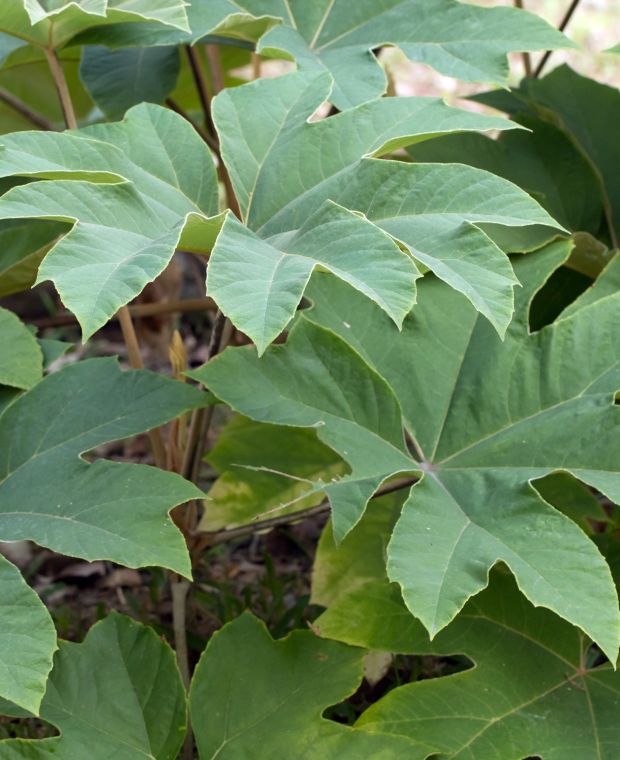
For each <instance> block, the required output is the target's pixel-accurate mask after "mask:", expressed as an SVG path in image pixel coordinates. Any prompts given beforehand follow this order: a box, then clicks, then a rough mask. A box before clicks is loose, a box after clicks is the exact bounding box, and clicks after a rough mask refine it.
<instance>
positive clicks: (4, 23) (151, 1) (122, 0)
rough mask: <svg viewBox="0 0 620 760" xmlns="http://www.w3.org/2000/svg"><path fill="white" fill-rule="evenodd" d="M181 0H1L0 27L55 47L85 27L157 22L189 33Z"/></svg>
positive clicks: (67, 40)
mask: <svg viewBox="0 0 620 760" xmlns="http://www.w3.org/2000/svg"><path fill="white" fill-rule="evenodd" d="M186 6H187V3H186V2H185V0H67V1H66V2H55V0H3V2H2V14H1V16H0V30H1V31H3V32H6V33H8V34H11V35H13V36H15V37H20V38H21V39H24V40H27V41H28V42H31V43H33V44H35V45H39V46H41V47H47V46H51V47H53V48H59V47H62V46H63V45H65V44H66V43H67V42H69V40H71V39H72V38H73V37H75V36H76V35H77V34H79V33H80V32H82V31H84V30H85V29H89V28H92V27H101V26H105V25H108V24H118V23H121V22H124V23H131V25H132V26H133V25H134V24H135V23H136V22H141V23H144V22H148V21H151V22H153V21H154V22H157V24H158V26H161V25H168V26H171V27H174V28H176V29H179V30H181V31H185V32H189V26H188V20H187V13H186Z"/></svg>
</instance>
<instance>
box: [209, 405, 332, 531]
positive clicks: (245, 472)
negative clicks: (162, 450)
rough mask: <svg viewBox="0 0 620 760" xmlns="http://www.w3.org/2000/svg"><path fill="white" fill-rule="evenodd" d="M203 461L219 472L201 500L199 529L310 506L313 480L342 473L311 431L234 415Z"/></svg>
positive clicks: (314, 498)
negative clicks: (267, 423)
mask: <svg viewBox="0 0 620 760" xmlns="http://www.w3.org/2000/svg"><path fill="white" fill-rule="evenodd" d="M207 461H208V462H209V464H210V465H212V466H213V467H215V469H216V470H218V472H220V473H221V475H220V476H219V478H218V479H217V480H216V481H215V483H214V484H213V486H212V487H211V488H210V489H209V493H208V500H207V501H206V502H205V511H204V514H203V516H202V519H201V521H200V524H199V527H200V529H201V530H205V531H216V530H221V529H222V528H232V527H235V526H237V525H243V524H245V523H249V522H251V521H252V520H253V519H255V518H256V517H258V516H259V515H261V514H262V513H268V512H270V511H271V510H277V511H274V514H273V515H272V516H274V517H275V516H276V515H283V514H287V513H290V512H295V511H297V510H299V509H305V508H307V507H312V506H315V505H317V504H319V503H320V502H321V501H322V499H323V498H324V497H323V494H322V493H320V492H319V493H317V492H316V490H315V483H316V481H317V480H322V481H323V482H329V481H330V480H331V479H332V478H334V477H336V476H338V475H340V474H342V473H343V472H344V471H345V465H344V463H343V462H342V461H341V459H340V458H339V457H338V456H337V455H336V454H335V453H334V452H333V451H332V450H331V449H330V448H328V447H327V446H325V444H323V443H321V442H320V441H319V439H318V438H317V436H316V434H315V433H314V431H313V430H307V429H305V428H290V427H284V426H280V425H265V424H262V423H260V422H254V421H253V420H249V419H247V418H245V417H239V416H237V417H234V418H233V419H232V420H231V422H229V423H228V425H226V427H225V428H224V429H223V430H222V432H221V433H220V435H219V437H218V439H217V442H216V444H215V446H214V447H213V448H212V449H211V451H210V452H209V454H208V456H207ZM286 505H289V506H286ZM268 516H269V515H268V514H267V515H265V517H268Z"/></svg>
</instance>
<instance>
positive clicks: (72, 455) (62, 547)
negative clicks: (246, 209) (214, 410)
mask: <svg viewBox="0 0 620 760" xmlns="http://www.w3.org/2000/svg"><path fill="white" fill-rule="evenodd" d="M203 398H204V394H201V393H200V392H199V391H198V390H197V389H195V388H190V387H188V386H187V385H185V384H183V383H179V382H176V381H173V380H169V379H166V378H164V377H160V376H158V375H155V374H153V373H151V372H147V371H145V370H140V371H130V372H121V370H120V368H119V366H118V364H117V362H116V361H115V360H113V359H91V360H88V361H83V362H79V363H78V364H74V365H70V366H67V367H65V368H63V369H62V370H60V371H58V372H55V373H53V374H52V375H49V376H48V377H46V378H45V379H44V380H42V381H41V382H39V383H38V384H37V385H36V386H35V387H34V388H33V389H32V390H31V391H29V392H28V393H26V394H24V395H23V396H21V397H20V398H19V399H17V400H16V401H15V402H14V403H13V404H11V406H9V408H8V409H7V410H6V411H5V412H4V414H3V415H2V416H1V417H0V539H1V540H3V541H21V540H32V541H36V542H37V543H38V544H40V545H42V546H47V547H49V548H51V549H53V550H54V551H57V552H61V553H63V554H69V555H72V556H76V557H83V558H84V559H88V560H93V559H110V560H112V561H114V562H119V563H121V564H124V565H128V566H130V567H138V566H144V565H161V566H163V567H169V568H172V569H175V570H176V571H178V572H180V573H183V574H185V575H189V574H190V569H189V560H188V557H187V550H186V547H185V542H184V541H183V538H182V536H181V534H180V533H179V532H178V531H177V529H176V528H175V527H174V525H173V524H172V522H171V521H170V520H169V519H168V517H167V513H168V511H169V510H170V509H171V508H172V507H174V506H175V505H177V504H179V503H181V502H184V501H187V500H189V499H192V498H196V497H199V496H201V495H202V492H201V491H200V490H199V489H197V488H196V487H195V486H194V485H192V484H191V483H189V482H187V481H185V480H183V479H182V478H181V477H179V476H178V475H176V474H174V473H171V472H163V471H162V470H158V469H156V468H154V467H148V466H145V465H136V464H128V463H113V462H107V461H105V460H98V461H96V462H94V463H93V464H88V463H87V462H86V461H84V460H83V459H82V458H81V455H82V454H84V453H85V452H88V451H90V450H91V449H93V448H95V447H96V446H99V445H101V444H103V443H107V442H108V441H113V440H117V439H120V438H126V437H129V436H133V435H136V434H137V433H140V432H142V431H144V430H149V429H150V428H153V427H155V426H157V425H161V424H163V423H164V422H166V421H168V420H170V419H172V418H173V417H176V416H177V415H178V414H180V413H182V412H184V411H186V410H188V409H192V408H196V407H199V406H201V405H202V404H203V403H204V402H203Z"/></svg>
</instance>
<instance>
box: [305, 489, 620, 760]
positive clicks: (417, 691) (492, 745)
mask: <svg viewBox="0 0 620 760" xmlns="http://www.w3.org/2000/svg"><path fill="white" fill-rule="evenodd" d="M390 499H391V501H390ZM398 508H399V504H398V502H394V501H393V497H389V498H388V499H386V498H383V499H381V500H377V501H375V502H373V505H372V507H371V508H369V510H368V512H367V514H366V515H365V516H364V518H363V520H362V521H361V522H360V524H359V525H358V526H357V527H356V528H355V529H354V530H353V531H352V532H351V534H350V535H349V536H347V538H346V539H345V540H344V541H343V542H342V543H341V544H340V546H336V545H335V543H334V541H333V538H332V535H331V530H330V529H329V526H328V528H327V529H326V531H325V532H324V534H323V536H322V538H321V541H320V544H319V548H318V551H317V556H316V561H315V569H314V577H313V593H312V595H313V600H314V601H315V602H316V603H319V604H323V605H326V606H327V607H328V609H327V611H326V612H324V613H323V614H322V615H321V616H320V617H319V619H318V620H317V621H316V622H315V624H314V629H315V630H317V631H319V632H320V634H321V635H322V636H325V637H327V638H332V639H337V640H339V641H343V642H346V643H349V644H353V645H355V646H362V647H368V648H371V649H376V650H380V651H388V652H398V653H403V654H419V655H428V654H436V655H439V656H449V657H452V656H454V655H456V654H458V653H463V654H465V655H467V656H468V658H469V659H470V660H472V661H473V664H474V667H473V668H472V669H471V670H467V671H466V672H461V673H458V674H456V675H452V676H450V677H444V678H434V679H432V680H423V681H419V682H416V683H411V684H409V685H406V686H403V687H400V688H396V689H393V690H392V691H391V692H389V693H388V694H387V695H386V696H385V697H384V698H383V699H380V700H379V702H378V703H376V704H375V705H373V706H372V707H371V708H370V709H369V710H368V711H367V712H365V713H364V714H363V715H362V716H361V719H360V720H359V721H358V723H357V724H356V725H358V726H361V727H362V726H363V727H366V728H368V729H369V730H371V731H378V732H387V733H389V734H403V735H405V736H409V737H410V738H412V739H415V740H416V741H417V742H419V743H420V754H419V755H416V754H412V755H408V757H409V756H411V757H414V758H417V757H419V758H420V760H425V759H426V758H428V757H429V756H432V757H437V759H438V760H444V758H445V759H446V760H447V758H458V759H459V760H466V759H467V760H483V759H486V758H488V760H496V758H500V757H501V758H502V760H522V758H524V757H526V756H527V757H529V756H536V757H541V758H542V760H562V759H563V758H564V757H565V756H566V752H568V753H569V754H570V756H571V757H577V758H579V759H580V760H581V759H583V760H589V758H592V757H597V758H608V760H611V758H613V757H614V756H615V749H616V747H617V741H618V737H617V736H616V731H617V729H616V720H615V713H616V705H617V697H616V695H615V693H617V692H618V689H619V688H620V686H619V685H618V675H617V673H613V672H612V669H611V667H610V665H609V664H606V665H603V666H601V667H595V665H594V664H595V660H596V659H598V654H597V652H596V650H590V651H588V647H589V642H588V641H587V640H584V637H583V636H582V635H581V634H580V633H579V631H577V630H576V629H574V628H573V627H572V626H570V625H567V624H566V623H564V622H562V621H560V620H558V618H557V617H556V616H554V615H552V614H551V613H549V612H547V611H545V610H542V609H534V608H533V607H532V606H531V605H529V604H528V603H527V602H526V601H525V600H524V599H523V597H522V596H521V595H520V594H519V593H518V591H517V589H516V587H515V585H514V583H513V582H511V581H510V579H509V578H508V577H506V575H505V573H500V572H494V573H493V575H492V579H491V584H490V588H489V589H487V590H486V591H484V592H483V593H482V594H480V595H479V596H478V597H476V599H474V600H472V601H470V602H469V603H468V605H467V606H466V607H465V609H464V610H463V611H462V612H461V614H460V615H459V616H458V617H457V618H456V620H455V621H454V622H452V623H451V624H450V625H449V626H448V628H446V629H445V630H443V631H442V632H441V633H439V634H438V635H437V637H436V638H435V639H434V640H433V641H430V640H429V637H428V633H427V632H426V631H425V630H424V628H423V627H422V626H421V625H420V623H419V621H417V620H416V619H415V618H414V617H412V615H411V613H410V612H409V610H408V609H407V608H406V606H405V604H404V603H403V601H402V597H401V594H400V591H399V589H398V587H397V585H396V584H390V583H389V581H388V578H387V576H386V574H385V564H384V553H385V544H386V543H387V540H388V538H389V535H390V531H391V528H392V526H393V524H394V522H395V521H396V520H397V518H398V511H399V509H398ZM362 556H363V557H364V560H365V561H363V562H362V561H361V557H362ZM590 700H591V702H590ZM542 716H544V719H543V717H542ZM537 718H538V719H537ZM604 737H610V738H609V740H607V739H605V738H604Z"/></svg>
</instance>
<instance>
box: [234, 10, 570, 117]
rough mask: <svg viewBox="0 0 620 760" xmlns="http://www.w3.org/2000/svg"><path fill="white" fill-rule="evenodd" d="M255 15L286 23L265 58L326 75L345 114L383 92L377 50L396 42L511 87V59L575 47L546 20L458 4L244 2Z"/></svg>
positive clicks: (470, 76)
mask: <svg viewBox="0 0 620 760" xmlns="http://www.w3.org/2000/svg"><path fill="white" fill-rule="evenodd" d="M239 5H241V6H243V7H244V8H247V9H248V10H251V11H252V12H253V13H256V14H257V13H258V12H259V10H262V11H263V12H265V13H273V14H277V15H281V16H282V18H283V24H282V25H281V26H279V27H276V28H275V29H274V30H272V31H271V32H270V33H269V34H268V35H266V36H265V37H264V38H263V39H262V40H261V42H260V45H259V51H260V52H262V53H263V54H264V55H278V54H281V52H283V53H285V54H288V55H289V56H292V57H293V58H295V59H296V60H297V63H298V65H299V66H300V68H302V69H310V70H323V71H325V70H327V71H329V72H330V74H331V75H332V76H333V78H334V81H335V83H336V84H335V88H334V93H333V95H332V99H333V102H334V103H335V105H336V106H338V108H340V109H345V108H349V107H351V106H355V105H359V104H360V103H363V102H365V101H367V100H372V99H373V98H376V97H378V96H380V95H382V94H383V92H384V91H385V88H386V78H385V74H384V72H383V70H382V69H381V67H380V66H379V65H378V62H377V60H376V58H375V56H374V55H373V53H372V51H374V50H376V49H377V48H380V47H382V46H384V45H386V44H391V45H396V46H397V47H399V48H400V49H401V50H402V51H403V53H404V54H405V55H406V56H407V57H408V58H410V59H411V60H412V61H419V62H421V63H426V64H428V65H429V66H432V67H433V68H435V69H436V70H437V71H439V72H440V73H442V74H445V75H447V76H452V77H456V78H458V79H464V80H467V81H475V82H493V83H496V84H499V85H504V86H505V85H506V82H507V78H508V63H507V60H506V54H507V53H509V52H513V51H517V50H545V49H552V48H558V47H560V48H561V47H573V43H571V42H570V41H569V40H568V39H566V37H564V36H563V35H561V34H559V33H558V32H557V31H556V30H555V29H553V28H552V27H551V26H549V25H548V24H547V23H545V22H544V21H543V20H542V19H541V18H539V17H537V16H534V15H531V14H528V13H524V12H523V11H518V10H515V9H513V8H479V7H478V6H474V5H469V4H465V3H459V2H455V1H454V0H389V2H383V3H381V5H380V6H379V7H378V6H377V3H376V2H373V0H363V1H362V2H357V3H355V5H354V6H351V4H350V3H348V2H347V0H335V2H334V0H320V2H313V3H308V2H304V0H297V1H295V0H293V2H284V1H283V0H278V1H277V2H273V0H258V2H257V1H256V0H244V1H242V2H241V3H239Z"/></svg>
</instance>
